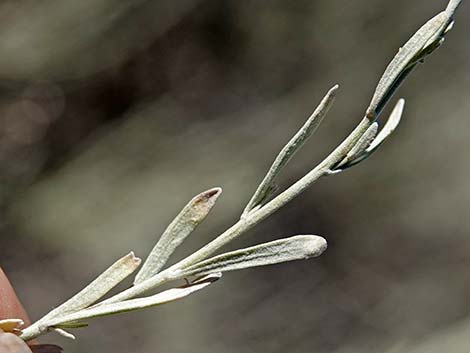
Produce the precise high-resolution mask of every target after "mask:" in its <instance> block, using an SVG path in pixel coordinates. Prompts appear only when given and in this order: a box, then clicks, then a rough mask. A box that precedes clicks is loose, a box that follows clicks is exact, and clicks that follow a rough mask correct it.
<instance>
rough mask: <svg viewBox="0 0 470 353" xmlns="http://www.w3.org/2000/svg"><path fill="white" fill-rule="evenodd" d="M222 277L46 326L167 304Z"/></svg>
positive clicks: (95, 309) (97, 308) (106, 306)
mask: <svg viewBox="0 0 470 353" xmlns="http://www.w3.org/2000/svg"><path fill="white" fill-rule="evenodd" d="M220 277H221V275H220V274H211V275H208V276H206V277H205V278H202V279H199V280H198V281H196V282H195V283H192V284H190V285H188V286H185V287H180V288H172V289H169V290H166V291H163V292H161V293H158V294H155V295H152V296H150V297H145V298H138V299H130V300H125V301H122V302H117V303H112V304H104V305H101V306H95V307H93V308H89V309H84V310H81V311H78V312H75V313H72V314H68V315H65V316H62V317H58V318H55V319H53V320H51V321H49V322H45V323H44V324H45V325H47V326H48V327H56V326H61V325H64V324H66V323H68V322H75V321H82V320H86V319H91V318H94V317H100V316H107V315H113V314H118V313H122V312H127V311H133V310H138V309H144V308H148V307H152V306H157V305H161V304H166V303H169V302H172V301H174V300H178V299H181V298H184V297H186V296H188V295H190V294H192V293H194V292H197V291H199V290H201V289H203V288H205V287H207V286H208V285H209V284H211V283H213V282H215V281H216V280H218V279H219V278H220Z"/></svg>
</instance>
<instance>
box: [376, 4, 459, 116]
mask: <svg viewBox="0 0 470 353" xmlns="http://www.w3.org/2000/svg"><path fill="white" fill-rule="evenodd" d="M457 5H458V4H457ZM457 5H455V4H454V5H453V6H455V7H456V6H457ZM449 6H450V4H449ZM455 7H454V8H453V10H455ZM453 10H452V8H450V9H449V10H448V11H443V12H441V13H439V14H437V15H436V16H435V17H433V18H432V19H430V20H429V21H428V22H426V23H425V24H424V25H423V26H422V27H421V28H420V29H419V30H418V31H417V32H416V33H415V34H414V35H413V36H412V37H411V38H410V39H409V40H408V41H407V42H406V43H405V45H404V46H403V47H402V48H400V50H399V51H398V53H397V54H396V55H395V57H394V58H393V59H392V61H391V62H390V64H389V65H388V66H387V68H386V69H385V72H384V74H383V75H382V77H381V79H380V81H379V83H378V85H377V87H376V89H375V92H374V95H373V97H372V100H371V102H370V104H369V107H368V108H367V116H368V117H369V118H371V119H375V117H376V116H377V115H379V114H380V112H381V111H382V109H383V107H384V106H385V104H386V103H387V102H388V100H389V99H390V98H391V96H392V95H393V93H394V92H395V90H396V89H397V88H398V86H399V85H400V84H401V82H402V81H403V80H404V78H405V77H406V76H407V75H408V74H409V73H410V72H411V70H412V69H413V68H414V67H415V66H416V64H418V63H419V62H420V61H422V60H423V59H424V57H426V56H427V55H429V54H430V53H431V52H433V51H434V50H435V49H436V48H437V47H438V46H439V45H440V43H441V42H442V41H441V39H442V37H443V36H444V34H445V33H446V30H447V29H448V27H449V25H450V22H451V17H452V15H453Z"/></svg>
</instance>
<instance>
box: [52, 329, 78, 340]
mask: <svg viewBox="0 0 470 353" xmlns="http://www.w3.org/2000/svg"><path fill="white" fill-rule="evenodd" d="M52 331H54V332H55V333H57V334H58V335H61V336H62V337H65V338H68V339H71V340H74V339H75V336H74V335H72V334H71V333H70V332H68V331H65V330H63V329H61V328H55V327H54V328H52Z"/></svg>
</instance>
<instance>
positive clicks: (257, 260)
mask: <svg viewBox="0 0 470 353" xmlns="http://www.w3.org/2000/svg"><path fill="white" fill-rule="evenodd" d="M459 4H460V0H451V1H450V2H449V4H448V6H447V8H446V10H445V11H443V12H441V13H439V14H438V15H436V16H435V17H433V18H432V19H431V20H429V21H428V22H427V23H426V24H424V25H423V26H422V27H421V28H420V29H419V30H418V31H417V32H416V33H415V34H414V35H413V36H412V37H411V38H410V39H409V40H408V41H407V42H406V43H405V44H404V45H403V47H402V48H400V50H399V51H398V53H397V54H396V56H395V57H394V58H393V59H392V61H391V62H390V64H389V65H388V66H387V68H386V70H385V72H384V74H383V75H382V77H381V79H380V80H379V83H378V85H377V88H376V90H375V92H374V95H373V97H372V100H371V102H370V104H369V106H368V108H367V110H366V113H365V116H364V118H363V119H362V120H361V121H360V122H359V124H358V125H357V127H356V128H355V129H354V130H353V131H352V132H351V134H350V135H349V136H348V137H347V138H346V139H345V140H344V141H343V142H342V143H341V144H339V146H338V147H337V148H336V149H335V150H334V151H333V152H331V153H330V154H329V155H328V156H327V157H326V158H325V159H324V160H323V161H322V162H320V163H319V164H318V165H317V166H316V167H314V168H313V169H312V170H311V171H310V172H308V173H307V174H306V175H305V176H304V177H302V178H301V179H299V180H298V181H297V182H295V183H294V184H293V185H291V186H289V187H288V188H287V189H286V190H284V191H283V192H281V193H279V194H278V195H277V196H274V197H272V194H273V192H274V187H273V186H274V184H275V182H276V177H277V176H278V175H279V173H280V172H281V170H282V169H283V168H284V167H285V166H286V165H287V163H288V161H289V160H290V159H291V158H292V156H293V155H294V154H295V152H296V151H298V150H299V148H300V147H302V145H303V144H304V143H305V142H306V140H307V139H308V138H309V137H310V136H311V135H312V134H313V133H314V132H315V130H316V129H317V128H318V126H319V125H320V123H321V121H322V120H323V118H324V116H325V115H326V113H327V112H328V110H329V108H330V107H331V105H332V104H333V101H334V98H335V94H336V91H337V89H338V86H337V85H335V86H334V87H333V88H332V89H330V90H329V92H328V93H327V94H326V96H325V97H324V98H323V100H322V101H321V102H320V104H319V106H318V107H317V109H315V111H314V112H313V114H312V115H311V117H310V118H309V119H308V120H307V122H306V123H305V124H304V126H302V127H301V129H300V130H299V131H298V132H297V133H296V134H295V136H294V137H293V138H292V139H291V140H290V141H289V142H288V143H287V145H286V146H285V147H284V148H283V149H282V150H281V152H280V153H279V155H278V156H277V158H276V159H275V160H274V163H273V164H272V166H271V168H270V169H269V170H268V172H267V174H266V176H265V177H264V179H263V180H262V182H261V183H260V185H259V186H258V188H257V190H256V191H255V193H254V195H253V196H252V198H251V199H250V201H249V202H248V204H247V206H246V207H245V209H244V211H243V212H242V215H241V217H240V220H239V221H238V222H237V223H235V224H234V225H233V226H231V227H230V228H228V229H227V230H226V231H225V232H223V233H222V234H220V235H219V236H218V237H216V238H215V239H214V240H212V241H211V242H209V243H208V244H206V245H205V246H203V247H202V248H201V249H199V250H198V251H196V252H194V253H193V254H191V255H189V256H187V257H186V258H184V259H183V260H181V261H179V262H177V263H176V264H174V265H172V266H170V267H168V268H166V269H163V268H164V266H165V264H166V263H167V261H168V259H169V258H170V256H171V255H172V253H173V252H174V251H175V249H176V248H177V247H178V246H179V245H180V244H181V243H182V242H183V241H184V240H185V239H186V237H187V236H188V235H189V234H190V233H191V232H192V231H193V230H194V229H195V228H196V226H197V225H198V224H199V223H200V222H202V221H203V220H204V218H205V217H206V216H207V215H208V213H209V211H210V210H211V209H212V207H213V206H214V204H215V201H216V200H217V198H218V197H219V196H220V194H221V191H222V190H221V189H220V188H213V189H210V190H207V191H205V192H203V193H201V194H199V195H197V196H196V197H194V198H193V199H192V200H191V201H190V202H189V203H188V204H187V205H186V206H185V207H184V208H183V210H182V211H181V212H180V213H179V214H178V216H177V217H176V218H175V220H174V221H173V222H171V224H170V225H169V226H168V228H167V229H166V230H165V232H164V233H163V235H162V236H161V237H160V239H159V241H158V242H157V244H156V245H155V247H154V248H153V250H152V251H151V252H150V255H149V256H148V258H147V260H146V261H145V262H144V265H143V267H142V269H141V270H140V271H139V272H138V273H137V276H136V278H135V280H134V285H133V286H132V287H130V288H129V289H127V290H124V291H122V292H120V293H118V294H116V295H114V296H112V297H110V298H108V299H106V300H103V301H101V302H100V301H99V300H100V299H101V298H102V297H103V296H104V295H105V294H106V293H107V292H108V291H109V290H110V289H112V288H113V287H114V286H115V285H117V284H118V283H119V282H121V281H122V280H123V279H124V278H126V277H127V276H128V275H129V274H131V273H132V272H134V271H135V270H136V269H137V267H138V265H139V263H140V259H138V258H136V257H135V256H134V255H133V253H130V254H129V255H126V256H124V257H123V258H122V259H120V260H118V261H117V262H116V263H114V264H113V265H112V266H111V267H110V268H109V269H107V270H106V271H105V272H104V273H103V274H102V275H100V276H99V277H98V278H97V279H96V280H94V281H93V282H92V283H91V284H90V285H89V286H87V287H86V288H85V289H83V290H82V291H81V292H79V293H78V294H77V295H75V296H74V297H72V298H71V299H70V300H68V301H67V302H65V303H64V304H62V305H60V306H59V307H58V308H56V309H54V310H52V311H51V312H50V313H49V314H47V315H46V316H44V317H43V318H42V319H40V320H39V321H37V322H36V323H34V324H33V325H31V326H30V327H27V328H26V329H24V330H23V331H22V333H21V337H22V338H23V339H25V340H30V339H32V338H34V337H37V336H39V335H41V334H44V333H46V332H48V331H55V332H57V333H59V334H62V335H64V336H66V337H70V338H73V335H71V334H70V333H68V332H66V331H65V330H64V329H69V328H75V327H80V326H84V325H86V321H87V320H88V319H91V318H94V317H98V316H104V315H111V314H115V313H120V312H125V311H130V310H136V309H141V308H146V307H150V306H155V305H161V304H164V303H167V302H170V301H173V300H177V299H181V298H183V297H185V296H187V295H189V294H191V293H193V292H196V291H199V290H201V289H203V288H205V287H207V286H208V285H210V284H211V283H213V282H214V281H216V280H217V279H219V278H220V277H221V275H222V273H224V272H227V271H233V270H239V269H245V268H248V267H254V266H263V265H269V264H276V263H280V262H286V261H292V260H299V259H307V258H310V257H315V256H318V255H320V254H321V253H322V252H323V251H324V250H325V249H326V241H325V240H324V239H323V238H321V237H318V236H315V235H299V236H293V237H288V238H285V239H280V240H275V241H272V242H269V243H264V244H259V245H255V246H252V247H249V248H245V249H239V250H235V251H231V252H227V253H224V254H221V255H218V256H213V257H211V256H212V255H213V254H214V253H215V252H216V251H217V250H219V249H220V248H221V247H222V246H224V245H226V244H227V243H229V242H230V241H232V240H233V239H235V238H237V237H239V236H240V235H242V234H244V233H246V231H248V230H249V229H250V228H252V227H253V226H255V225H256V224H258V223H259V222H261V221H262V220H264V219H265V218H266V217H268V216H270V215H271V214H272V213H274V212H275V211H276V210H278V209H279V208H281V207H283V206H284V205H285V204H286V203H287V202H289V201H290V200H292V199H293V198H295V197H296V196H297V195H299V194H300V193H302V192H303V191H304V190H305V189H306V188H307V187H309V186H310V185H311V184H313V183H314V182H316V181H317V180H318V179H320V178H321V177H326V176H329V175H334V174H337V173H340V172H342V171H343V170H345V169H347V168H349V167H351V166H353V165H355V164H357V163H359V162H361V161H363V160H365V159H366V158H368V157H369V156H370V155H371V154H372V153H373V152H374V151H375V150H376V149H377V148H378V147H379V146H380V145H381V144H382V143H383V142H384V141H385V140H386V139H387V138H388V137H389V136H390V134H391V133H392V132H393V131H394V130H395V129H396V127H397V126H398V123H399V122H400V119H401V115H402V113H403V107H404V100H403V99H400V100H399V101H398V103H397V104H396V106H395V108H394V109H393V111H392V113H391V115H390V117H389V119H388V120H387V122H386V123H385V124H384V126H383V127H382V129H381V130H380V131H379V123H378V122H377V118H378V116H379V114H380V113H381V111H382V110H383V108H384V107H385V105H386V104H387V103H388V101H389V100H390V98H391V97H392V96H393V94H394V93H395V91H396V90H397V88H398V86H399V85H400V84H401V83H402V82H403V80H404V79H405V78H406V77H407V76H408V75H409V73H410V72H411V71H412V70H413V69H414V68H415V67H416V66H417V65H418V64H419V63H421V62H423V59H424V58H425V57H426V56H428V55H429V54H430V53H432V52H433V51H434V50H435V49H436V48H438V47H439V46H440V45H441V44H442V42H443V40H444V36H445V34H446V33H447V32H448V31H449V30H450V29H451V27H452V24H453V15H454V11H455V10H456V8H457V7H458V5H459ZM202 276H204V277H202ZM181 279H186V280H187V284H186V285H184V286H182V287H176V288H172V289H169V290H166V291H163V292H160V293H158V294H155V295H152V296H148V297H144V296H143V295H144V293H146V292H148V291H150V290H154V289H155V288H157V287H158V286H160V285H162V284H164V283H167V282H171V281H175V280H181ZM11 324H13V325H15V330H17V331H18V330H19V328H18V327H17V326H18V323H17V322H14V323H11V322H4V323H3V325H11Z"/></svg>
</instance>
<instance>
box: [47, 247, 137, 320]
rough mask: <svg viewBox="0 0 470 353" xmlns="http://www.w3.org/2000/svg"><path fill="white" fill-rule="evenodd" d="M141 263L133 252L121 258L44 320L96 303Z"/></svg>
mask: <svg viewBox="0 0 470 353" xmlns="http://www.w3.org/2000/svg"><path fill="white" fill-rule="evenodd" d="M140 261H141V260H140V259H139V258H138V257H135V256H134V253H133V252H130V253H129V254H127V255H126V256H124V257H122V258H120V259H119V260H117V261H116V262H115V263H114V264H112V265H111V266H110V267H109V268H108V269H107V270H106V271H104V272H103V273H102V274H101V275H99V276H98V277H97V278H96V279H95V280H94V281H93V282H91V283H90V284H89V285H88V286H86V287H85V288H84V289H82V290H81V291H80V292H79V293H77V294H76V295H75V296H73V297H72V298H70V299H69V300H67V301H66V302H65V303H64V304H62V305H60V306H59V307H57V308H56V309H54V310H52V311H51V312H50V313H49V314H47V315H46V316H45V317H44V319H49V318H52V317H56V316H59V315H60V316H62V315H64V314H67V313H70V312H72V311H77V310H80V309H83V308H86V307H88V306H90V305H91V304H93V303H95V302H96V301H98V300H99V299H100V298H102V297H103V296H104V295H105V294H106V293H108V292H109V291H110V290H111V289H113V288H114V287H115V286H116V285H118V284H119V283H120V282H122V281H123V280H124V279H125V278H126V277H127V276H129V275H130V274H131V273H132V272H134V271H135V269H136V268H137V267H138V266H139V265H140ZM41 320H42V319H41Z"/></svg>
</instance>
